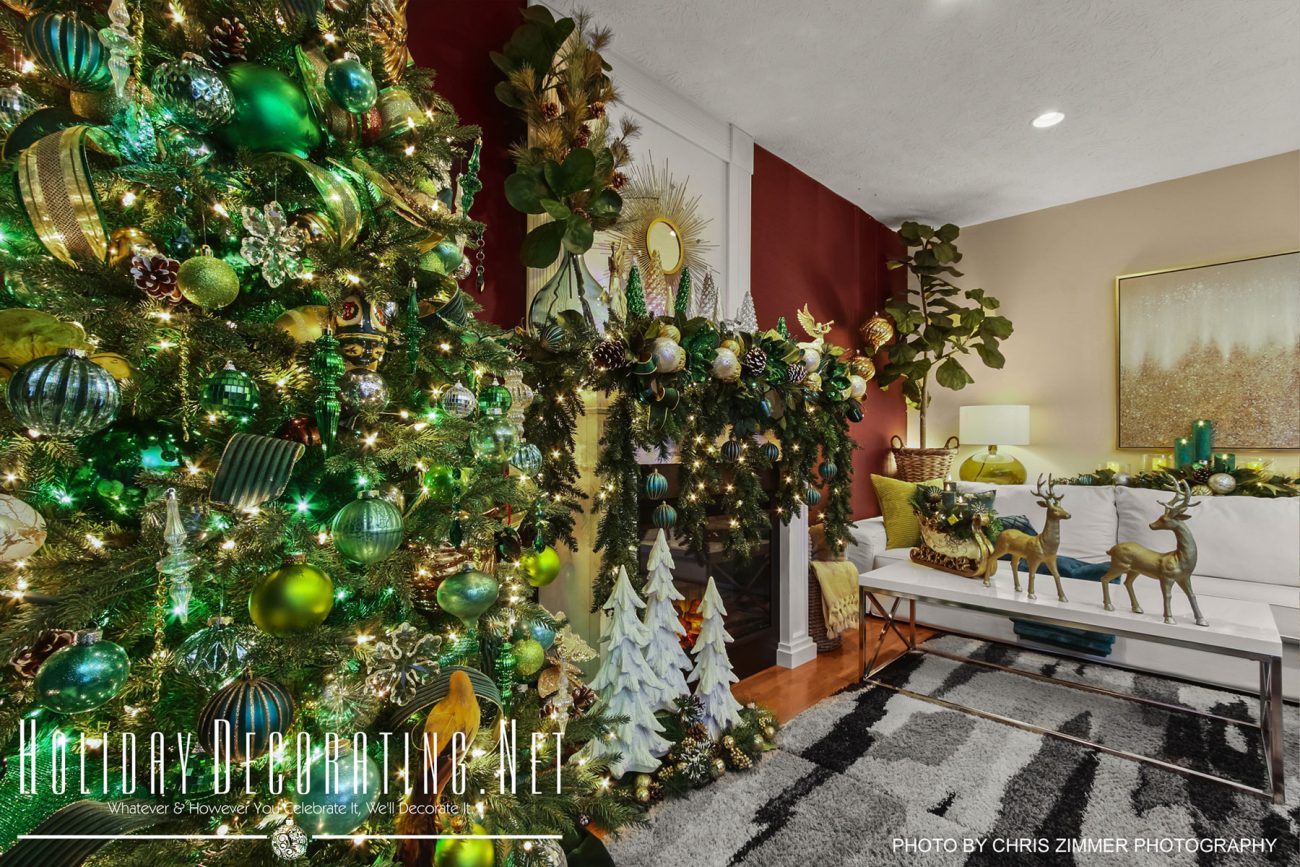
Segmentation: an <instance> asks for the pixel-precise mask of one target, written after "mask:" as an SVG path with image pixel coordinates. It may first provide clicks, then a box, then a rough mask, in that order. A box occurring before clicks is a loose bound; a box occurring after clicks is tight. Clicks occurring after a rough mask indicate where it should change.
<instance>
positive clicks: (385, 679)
mask: <svg viewBox="0 0 1300 867" xmlns="http://www.w3.org/2000/svg"><path fill="white" fill-rule="evenodd" d="M441 649H442V637H441V636H436V635H430V634H429V633H427V632H421V631H420V630H419V629H416V628H415V627H414V626H412V625H411V624H409V623H403V624H401V625H400V626H398V627H397V628H395V629H394V630H393V631H392V632H391V633H390V634H389V638H388V640H387V641H381V642H379V643H378V644H376V645H375V651H374V655H373V656H371V658H370V668H369V672H368V674H367V675H366V685H367V686H369V687H370V688H371V689H373V690H375V691H376V692H379V693H381V694H384V695H386V696H388V698H389V699H391V700H392V701H394V702H396V703H397V704H405V703H406V702H408V701H410V700H411V699H412V698H413V697H414V696H415V691H416V690H417V689H419V688H420V687H421V686H422V685H423V684H425V683H426V682H428V681H429V680H430V679H431V678H433V677H434V675H436V674H437V673H438V651H439V650H441Z"/></svg>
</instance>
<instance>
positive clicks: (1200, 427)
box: [1192, 418, 1214, 463]
mask: <svg viewBox="0 0 1300 867" xmlns="http://www.w3.org/2000/svg"><path fill="white" fill-rule="evenodd" d="M1213 454H1214V422H1212V421H1210V420H1209V419H1208V418H1198V419H1197V420H1196V421H1194V422H1192V460H1194V461H1197V462H1198V463H1199V462H1202V461H1204V462H1205V463H1209V461H1210V459H1211V457H1212V456H1213Z"/></svg>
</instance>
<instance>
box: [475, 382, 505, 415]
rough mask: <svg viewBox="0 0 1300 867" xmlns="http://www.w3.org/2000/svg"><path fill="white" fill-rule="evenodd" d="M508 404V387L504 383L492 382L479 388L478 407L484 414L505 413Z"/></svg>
mask: <svg viewBox="0 0 1300 867" xmlns="http://www.w3.org/2000/svg"><path fill="white" fill-rule="evenodd" d="M510 404H511V398H510V389H508V388H506V387H505V386H504V385H499V384H495V383H494V384H492V385H488V386H484V387H483V388H481V389H479V392H478V408H479V411H480V412H482V413H483V414H484V415H505V414H506V413H507V412H509V411H510Z"/></svg>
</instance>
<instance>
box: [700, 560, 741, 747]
mask: <svg viewBox="0 0 1300 867" xmlns="http://www.w3.org/2000/svg"><path fill="white" fill-rule="evenodd" d="M700 615H701V616H702V617H703V618H704V619H703V621H702V622H701V623H700V635H699V637H698V638H697V639H695V647H694V648H693V649H692V651H691V652H692V653H694V654H695V668H694V669H693V670H692V671H691V676H690V677H689V678H688V680H689V681H690V682H691V683H693V684H695V697H696V698H697V699H699V702H700V715H701V720H700V722H701V724H702V725H704V726H705V727H706V728H707V729H708V730H709V734H710V735H712V736H713V738H714V740H717V739H718V738H720V737H722V736H723V734H725V733H726V731H727V730H728V729H729V728H731V727H732V726H734V725H737V724H738V723H739V722H740V702H738V701H736V697H735V696H733V695H732V694H731V685H732V684H733V683H735V682H736V681H737V680H738V678H737V677H736V675H735V672H733V671H732V670H731V660H729V659H728V658H727V645H728V644H730V643H731V641H732V638H731V636H730V635H728V634H727V630H726V628H725V627H724V626H723V625H722V618H724V617H726V616H727V609H726V608H724V607H723V606H722V597H721V596H719V595H718V588H717V585H716V584H714V583H713V578H712V577H710V578H709V584H708V587H706V588H705V590H704V600H703V601H702V602H701V603H700Z"/></svg>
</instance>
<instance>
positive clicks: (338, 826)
mask: <svg viewBox="0 0 1300 867" xmlns="http://www.w3.org/2000/svg"><path fill="white" fill-rule="evenodd" d="M358 759H359V760H360V761H357V760H358ZM336 772H337V776H336ZM383 784H384V778H383V775H382V774H381V773H380V772H379V765H377V764H375V760H374V759H372V758H370V757H369V756H356V755H354V754H352V753H351V752H344V753H341V754H340V755H339V756H338V757H337V762H336V763H334V764H332V765H329V764H326V762H325V757H324V756H321V757H320V758H316V759H313V760H312V763H311V772H310V773H309V774H308V775H307V785H306V786H304V787H303V790H302V791H297V792H294V794H293V803H294V804H295V806H297V808H298V810H297V815H296V816H295V820H296V821H297V822H298V824H299V825H301V826H302V827H303V830H305V831H306V832H307V833H308V834H312V835H315V834H351V833H352V832H353V831H355V830H356V829H357V828H359V827H360V826H361V824H362V823H363V822H365V821H366V819H368V818H370V813H371V812H372V811H373V810H374V809H375V803H376V802H377V801H378V800H379V793H380V790H381V789H382V788H383Z"/></svg>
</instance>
